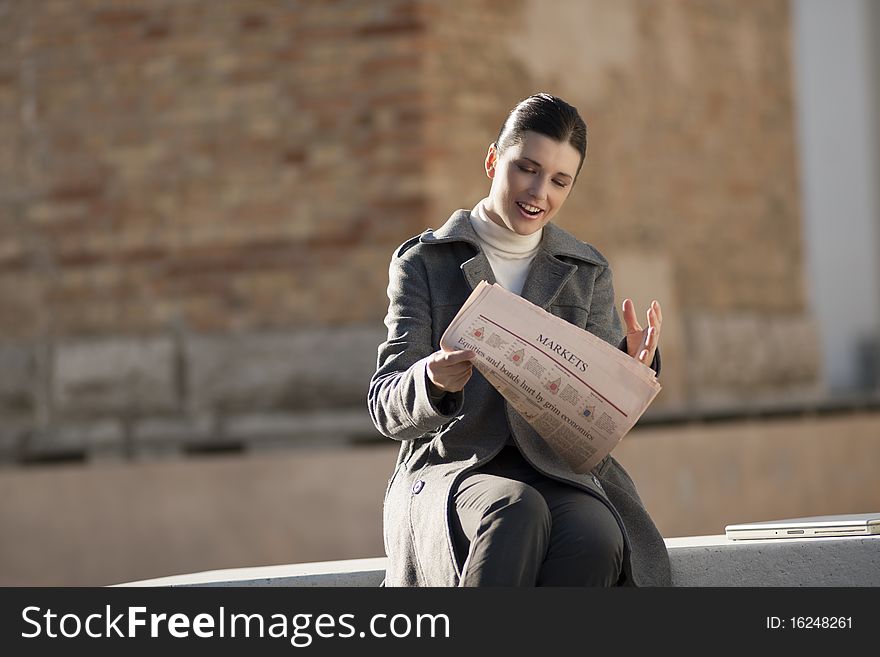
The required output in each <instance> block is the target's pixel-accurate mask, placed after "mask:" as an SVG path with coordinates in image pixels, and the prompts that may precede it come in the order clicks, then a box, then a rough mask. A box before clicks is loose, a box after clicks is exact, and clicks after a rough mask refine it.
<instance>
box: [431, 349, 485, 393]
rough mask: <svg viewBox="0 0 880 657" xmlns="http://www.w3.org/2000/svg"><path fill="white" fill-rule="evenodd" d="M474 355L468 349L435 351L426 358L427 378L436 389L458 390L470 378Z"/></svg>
mask: <svg viewBox="0 0 880 657" xmlns="http://www.w3.org/2000/svg"><path fill="white" fill-rule="evenodd" d="M476 357H477V355H476V354H475V353H474V352H473V351H471V350H470V349H459V350H457V351H444V350H442V349H441V350H440V351H435V352H434V353H433V354H431V356H430V358H429V359H428V365H427V372H428V379H429V380H430V381H431V383H433V384H434V386H436V387H437V389H438V390H442V391H444V392H458V391H459V390H461V389H463V388H464V385H465V384H466V383H467V382H468V380H469V379H470V378H471V374H473V371H474V364H473V360H474V358H476Z"/></svg>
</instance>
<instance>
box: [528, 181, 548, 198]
mask: <svg viewBox="0 0 880 657" xmlns="http://www.w3.org/2000/svg"><path fill="white" fill-rule="evenodd" d="M529 192H530V193H531V195H532V196H534V197H535V198H537V199H543V198H544V197H545V196H547V181H545V180H544V179H543V178H542V177H541V176H535V179H534V180H533V181H532V187H531V189H530V190H529Z"/></svg>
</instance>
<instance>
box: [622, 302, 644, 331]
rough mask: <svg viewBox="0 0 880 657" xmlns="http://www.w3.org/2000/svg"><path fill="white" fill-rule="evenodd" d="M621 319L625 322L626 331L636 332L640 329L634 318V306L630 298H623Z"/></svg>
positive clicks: (637, 321)
mask: <svg viewBox="0 0 880 657" xmlns="http://www.w3.org/2000/svg"><path fill="white" fill-rule="evenodd" d="M623 321H624V323H625V324H626V332H627V333H636V332H638V331H641V330H642V326H641V325H640V324H639V320H638V319H637V318H636V306H635V304H634V303H633V302H632V299H624V300H623Z"/></svg>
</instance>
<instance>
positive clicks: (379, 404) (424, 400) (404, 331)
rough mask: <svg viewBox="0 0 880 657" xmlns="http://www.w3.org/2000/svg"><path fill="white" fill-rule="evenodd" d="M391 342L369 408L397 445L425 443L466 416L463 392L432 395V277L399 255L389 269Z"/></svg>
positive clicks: (387, 317) (380, 358)
mask: <svg viewBox="0 0 880 657" xmlns="http://www.w3.org/2000/svg"><path fill="white" fill-rule="evenodd" d="M388 300H389V304H388V312H387V314H386V315H385V326H387V327H388V338H387V339H386V340H385V342H383V343H382V344H381V345H379V353H378V358H377V363H376V372H375V374H373V377H372V378H371V379H370V388H369V392H368V393H367V405H368V407H369V410H370V417H371V418H372V420H373V424H374V425H375V426H376V428H377V429H378V430H379V432H380V433H382V434H383V435H385V436H388V437H389V438H394V439H396V440H411V439H415V438H421V437H422V436H424V435H425V434H426V433H428V432H430V431H434V430H436V429H438V428H439V427H440V426H442V425H444V424H446V423H448V422H450V421H451V420H453V419H454V418H455V416H456V415H458V414H459V413H460V412H461V408H462V406H463V404H464V393H463V392H457V393H454V394H446V395H443V396H442V397H440V398H438V397H437V395H433V396H432V395H431V393H430V389H429V381H428V374H427V370H426V366H427V361H428V358H429V357H430V356H431V354H433V353H434V351H436V348H435V346H434V345H433V344H432V335H433V331H432V327H431V300H430V292H429V289H428V283H427V275H426V272H425V271H424V268H423V267H421V266H420V265H419V264H418V263H412V262H409V261H408V259H404V258H401V257H399V256H395V257H394V258H393V259H392V260H391V266H390V267H389V270H388Z"/></svg>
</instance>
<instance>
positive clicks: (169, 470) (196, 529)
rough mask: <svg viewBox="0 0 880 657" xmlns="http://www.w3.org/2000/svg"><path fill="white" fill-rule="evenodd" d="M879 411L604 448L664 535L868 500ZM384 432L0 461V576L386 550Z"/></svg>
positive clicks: (63, 575)
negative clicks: (224, 452)
mask: <svg viewBox="0 0 880 657" xmlns="http://www.w3.org/2000/svg"><path fill="white" fill-rule="evenodd" d="M878 435H880V414H877V413H855V414H842V415H829V416H825V417H820V418H812V419H778V420H773V421H764V422H757V421H755V422H730V423H717V424H694V425H692V426H687V425H680V426H669V427H666V428H662V429H661V428H655V429H644V428H637V429H636V430H634V431H633V432H632V433H631V434H630V435H629V436H627V438H626V439H625V440H624V441H623V442H622V443H621V444H620V445H619V446H618V449H617V450H616V452H615V454H616V455H617V456H618V457H619V458H620V460H621V461H622V462H623V463H624V464H625V465H626V467H627V469H628V470H629V472H630V474H632V476H633V478H634V479H635V481H636V483H637V485H638V487H639V491H640V493H641V495H642V497H643V499H644V501H645V503H646V505H647V507H648V509H649V510H650V511H651V513H652V515H653V517H654V518H655V520H656V522H657V524H658V527H659V528H660V530H661V532H662V533H663V535H664V537H667V538H672V537H677V536H692V535H699V534H719V533H723V531H724V525H726V524H729V523H735V522H743V521H748V520H765V519H772V518H786V517H795V516H807V515H823V514H833V513H857V512H869V511H880V480H878V478H877V477H876V472H875V464H876V463H878V462H880V441H878V440H877V436H878ZM395 455H396V445H395V444H393V443H391V442H390V441H389V442H388V443H377V444H376V445H373V446H369V447H367V446H363V447H360V448H349V449H345V450H338V449H311V450H310V449H299V450H277V451H264V452H253V453H248V454H243V455H237V456H215V457H213V458H207V457H204V456H202V457H191V458H189V459H185V460H180V459H175V460H170V461H159V460H144V461H141V462H124V463H109V462H104V463H95V464H92V465H57V466H52V467H49V466H43V467H32V468H24V469H22V468H16V469H13V468H5V469H0V500H3V501H2V503H0V527H2V528H3V540H2V541H0V585H7V586H8V585H52V584H55V585H77V584H84V585H103V584H113V583H120V582H126V581H134V580H141V579H149V578H154V577H162V576H167V575H177V574H182V573H192V572H203V571H206V570H213V569H223V568H240V567H246V566H267V565H275V564H290V563H300V562H310V561H327V560H334V559H351V558H363V557H376V556H382V555H383V554H384V551H383V546H382V534H381V517H382V515H381V503H382V496H383V493H384V490H385V485H386V479H387V477H388V475H389V474H390V472H391V468H392V466H393V463H394V458H395Z"/></svg>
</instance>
